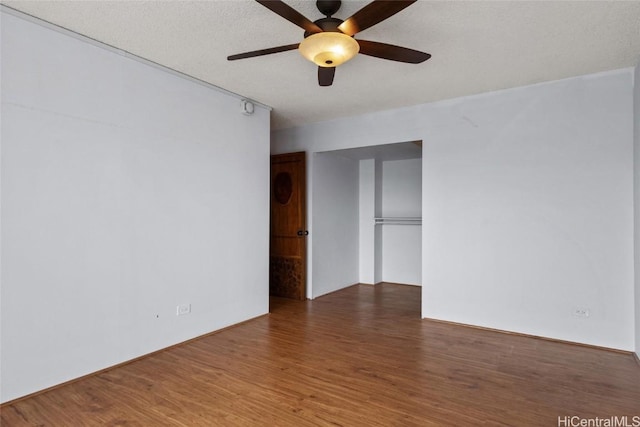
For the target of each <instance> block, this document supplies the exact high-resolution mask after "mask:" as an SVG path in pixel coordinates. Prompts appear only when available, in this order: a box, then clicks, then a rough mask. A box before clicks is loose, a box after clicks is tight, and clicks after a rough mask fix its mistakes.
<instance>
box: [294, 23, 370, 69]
mask: <svg viewBox="0 0 640 427" xmlns="http://www.w3.org/2000/svg"><path fill="white" fill-rule="evenodd" d="M298 50H299V51H300V54H301V55H302V56H304V57H305V58H306V59H308V60H309V61H311V62H313V63H315V64H316V65H318V66H320V67H337V66H338V65H340V64H344V63H345V62H347V61H348V60H350V59H351V58H353V57H354V56H356V55H357V54H358V52H359V51H360V45H359V44H358V42H357V41H355V40H354V39H353V37H350V36H348V35H346V34H342V33H337V32H329V31H325V32H322V33H316V34H312V35H310V36H308V37H307V38H305V39H304V40H303V41H302V42H301V43H300V46H299V47H298Z"/></svg>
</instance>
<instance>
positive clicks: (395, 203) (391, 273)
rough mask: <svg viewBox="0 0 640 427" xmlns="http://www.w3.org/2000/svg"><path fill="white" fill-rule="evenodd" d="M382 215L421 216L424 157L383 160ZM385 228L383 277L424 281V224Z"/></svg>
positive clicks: (386, 225) (383, 231) (418, 282)
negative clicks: (422, 225)
mask: <svg viewBox="0 0 640 427" xmlns="http://www.w3.org/2000/svg"><path fill="white" fill-rule="evenodd" d="M382 216H384V217H416V218H420V217H422V159H404V160H387V161H384V162H382ZM378 227H379V228H381V229H382V242H383V243H382V280H383V281H384V282H392V283H403V284H407V285H420V284H421V283H422V278H421V276H422V227H420V225H407V224H402V225H400V224H385V225H378Z"/></svg>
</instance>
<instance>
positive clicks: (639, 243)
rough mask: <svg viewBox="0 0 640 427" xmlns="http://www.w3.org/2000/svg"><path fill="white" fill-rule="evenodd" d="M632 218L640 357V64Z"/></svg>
mask: <svg viewBox="0 0 640 427" xmlns="http://www.w3.org/2000/svg"><path fill="white" fill-rule="evenodd" d="M633 117H634V131H633V140H634V169H633V170H634V187H633V189H634V201H635V203H634V205H635V206H634V208H635V209H634V219H635V238H634V243H635V252H634V253H635V314H636V324H635V328H636V333H635V340H636V343H635V350H636V354H637V355H638V357H640V64H639V65H637V66H636V67H635V74H634V79H633Z"/></svg>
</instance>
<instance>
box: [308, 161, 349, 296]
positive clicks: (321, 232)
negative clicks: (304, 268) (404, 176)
mask: <svg viewBox="0 0 640 427" xmlns="http://www.w3.org/2000/svg"><path fill="white" fill-rule="evenodd" d="M358 178H359V171H358V161H356V160H352V159H347V158H345V157H341V156H337V155H334V154H324V153H316V154H314V155H313V186H312V197H313V207H314V208H313V213H312V229H311V234H312V235H313V240H312V245H313V255H312V257H313V259H312V262H313V281H312V298H316V297H318V296H320V295H324V294H327V293H329V292H333V291H336V290H338V289H342V288H344V287H347V286H351V285H353V284H355V283H358V273H359V253H358V221H359V214H358V185H359V184H358V181H359V179H358Z"/></svg>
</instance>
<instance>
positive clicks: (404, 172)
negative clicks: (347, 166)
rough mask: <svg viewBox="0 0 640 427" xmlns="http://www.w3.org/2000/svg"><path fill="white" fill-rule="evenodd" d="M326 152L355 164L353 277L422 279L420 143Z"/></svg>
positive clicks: (363, 280)
mask: <svg viewBox="0 0 640 427" xmlns="http://www.w3.org/2000/svg"><path fill="white" fill-rule="evenodd" d="M332 154H335V155H338V156H341V157H346V158H349V159H351V160H352V161H353V165H354V167H356V168H357V169H358V183H357V197H358V201H357V215H358V219H357V223H358V224H357V226H358V232H357V236H358V245H357V247H358V267H359V282H360V283H367V284H376V283H380V282H392V283H402V284H408V285H417V286H420V285H421V283H422V257H421V253H422V227H421V223H422V146H421V143H419V142H406V143H398V144H388V145H380V146H372V147H362V148H355V149H348V150H338V151H335V152H332Z"/></svg>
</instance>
